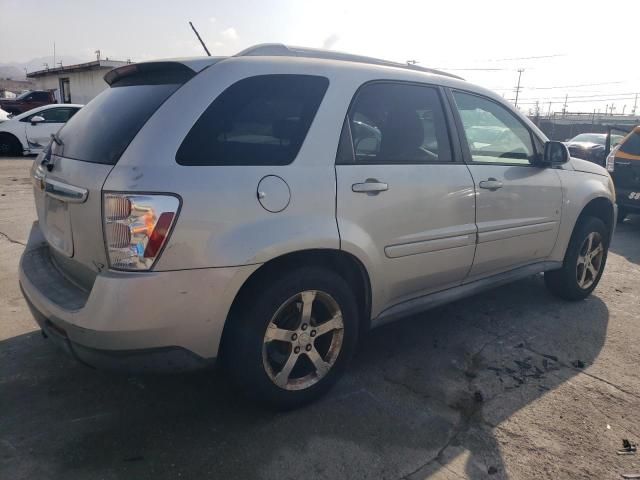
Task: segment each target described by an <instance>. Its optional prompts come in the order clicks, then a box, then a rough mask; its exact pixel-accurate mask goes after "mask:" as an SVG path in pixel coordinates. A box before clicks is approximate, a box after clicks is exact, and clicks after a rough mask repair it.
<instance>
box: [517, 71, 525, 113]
mask: <svg viewBox="0 0 640 480" xmlns="http://www.w3.org/2000/svg"><path fill="white" fill-rule="evenodd" d="M522 72H524V68H519V69H518V85H517V86H516V101H515V106H516V107H517V106H518V95H520V79H521V78H522Z"/></svg>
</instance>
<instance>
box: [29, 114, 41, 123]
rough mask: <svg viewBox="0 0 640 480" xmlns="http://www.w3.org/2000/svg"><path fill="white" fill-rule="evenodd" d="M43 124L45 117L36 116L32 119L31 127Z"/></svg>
mask: <svg viewBox="0 0 640 480" xmlns="http://www.w3.org/2000/svg"><path fill="white" fill-rule="evenodd" d="M42 122H44V117H41V116H40V115H34V116H33V117H31V125H37V124H38V123H42Z"/></svg>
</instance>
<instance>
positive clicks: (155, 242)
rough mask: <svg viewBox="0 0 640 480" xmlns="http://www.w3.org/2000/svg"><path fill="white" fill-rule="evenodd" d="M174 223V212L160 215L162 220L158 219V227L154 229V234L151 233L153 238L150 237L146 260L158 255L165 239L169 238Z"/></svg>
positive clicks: (145, 253) (145, 251) (146, 249)
mask: <svg viewBox="0 0 640 480" xmlns="http://www.w3.org/2000/svg"><path fill="white" fill-rule="evenodd" d="M172 222H173V213H172V212H164V213H162V214H161V215H160V218H158V222H157V223H156V226H155V227H154V228H153V232H151V236H150V237H149V243H147V248H145V249H144V256H145V258H153V257H155V256H156V255H158V252H159V251H160V249H161V248H162V245H163V244H164V240H165V238H167V235H169V228H171V223H172Z"/></svg>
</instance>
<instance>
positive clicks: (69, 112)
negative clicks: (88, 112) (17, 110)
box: [38, 108, 78, 123]
mask: <svg viewBox="0 0 640 480" xmlns="http://www.w3.org/2000/svg"><path fill="white" fill-rule="evenodd" d="M77 111H78V109H77V108H50V109H48V110H44V111H42V112H39V113H38V115H40V116H41V117H42V118H44V121H45V122H47V123H66V122H67V120H69V119H70V118H71V117H72V116H73V114H74V113H76V112H77Z"/></svg>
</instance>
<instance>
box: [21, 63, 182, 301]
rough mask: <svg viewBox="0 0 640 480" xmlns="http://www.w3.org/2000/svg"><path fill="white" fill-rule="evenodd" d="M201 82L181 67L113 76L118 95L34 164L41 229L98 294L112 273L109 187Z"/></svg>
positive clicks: (146, 67) (76, 119)
mask: <svg viewBox="0 0 640 480" xmlns="http://www.w3.org/2000/svg"><path fill="white" fill-rule="evenodd" d="M193 75H194V72H193V70H191V69H189V68H187V67H186V66H185V65H182V64H180V63H174V62H157V63H146V64H133V65H126V66H124V67H120V68H117V69H114V70H111V71H110V72H109V73H108V74H107V76H106V77H105V79H106V80H107V82H108V83H109V84H110V88H108V89H107V90H105V91H103V92H102V93H100V94H99V95H98V96H97V97H96V98H94V99H93V100H92V101H91V102H89V103H88V104H87V105H86V106H84V107H83V108H81V109H80V111H79V112H78V113H76V114H75V115H74V116H73V117H72V118H71V119H70V120H69V121H68V122H67V123H66V124H65V126H64V127H63V128H62V129H61V130H60V132H59V133H58V134H57V136H56V135H54V136H52V138H53V141H52V143H51V144H50V145H49V146H48V147H47V148H46V149H45V151H44V152H43V153H42V154H40V155H39V156H38V157H37V159H36V161H35V162H34V167H33V171H32V175H33V177H34V190H35V192H34V193H35V201H36V208H37V213H38V219H39V221H40V228H41V230H42V233H43V235H44V237H45V238H46V239H47V242H48V243H49V245H50V247H51V248H50V249H49V250H50V251H51V255H52V257H53V261H54V263H55V264H56V266H58V268H59V269H60V270H61V271H62V272H63V273H65V274H66V275H67V276H68V277H70V279H71V280H73V281H74V282H75V283H77V284H78V285H79V286H81V287H83V288H85V289H91V287H92V286H93V282H94V280H95V277H96V275H97V273H98V272H99V271H101V270H102V269H103V268H108V259H107V253H106V250H105V246H104V239H103V227H102V186H103V185H104V183H105V181H106V179H107V176H108V175H109V173H110V172H111V170H112V169H113V167H114V166H115V165H116V163H117V162H118V160H119V158H120V156H121V155H122V153H123V152H124V151H125V150H126V149H127V147H128V145H129V143H130V142H131V141H132V140H133V138H134V137H135V136H136V135H137V134H138V131H139V130H140V129H141V128H143V126H144V125H145V123H146V122H147V120H149V118H150V117H151V116H152V115H153V114H154V113H155V112H156V110H157V109H158V107H160V105H162V103H163V102H164V101H165V100H166V99H167V98H169V96H171V95H172V94H173V93H174V92H175V91H176V90H177V89H178V88H180V86H181V85H182V84H183V83H185V82H186V81H188V80H189V79H190V78H191V77H192V76H193Z"/></svg>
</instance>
